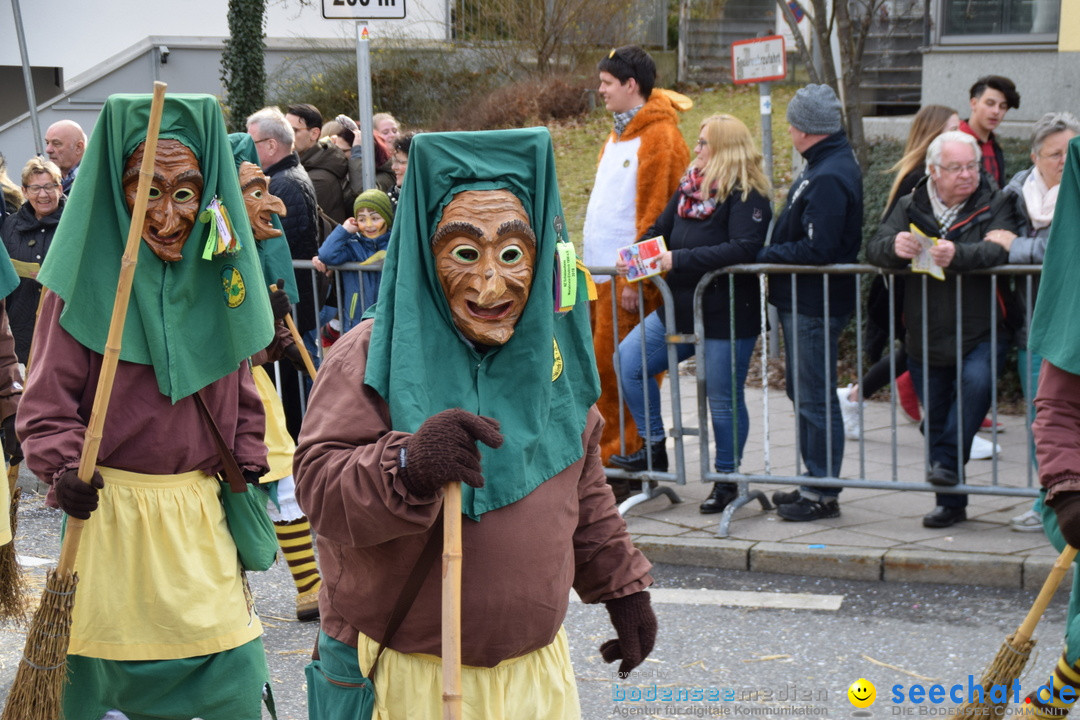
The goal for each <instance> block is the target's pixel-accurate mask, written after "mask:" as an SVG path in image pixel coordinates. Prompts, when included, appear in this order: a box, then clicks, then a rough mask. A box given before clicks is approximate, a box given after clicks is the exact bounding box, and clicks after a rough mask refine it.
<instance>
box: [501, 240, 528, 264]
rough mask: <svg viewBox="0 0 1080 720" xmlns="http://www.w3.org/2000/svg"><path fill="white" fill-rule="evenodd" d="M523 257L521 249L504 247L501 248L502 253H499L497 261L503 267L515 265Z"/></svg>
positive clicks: (514, 246) (515, 246)
mask: <svg viewBox="0 0 1080 720" xmlns="http://www.w3.org/2000/svg"><path fill="white" fill-rule="evenodd" d="M524 257H525V253H524V251H522V249H521V248H520V247H519V246H517V245H511V246H509V247H505V248H503V250H502V252H500V253H499V260H500V261H501V262H502V263H503V264H504V265H516V264H517V263H519V262H521V260H522V258H524Z"/></svg>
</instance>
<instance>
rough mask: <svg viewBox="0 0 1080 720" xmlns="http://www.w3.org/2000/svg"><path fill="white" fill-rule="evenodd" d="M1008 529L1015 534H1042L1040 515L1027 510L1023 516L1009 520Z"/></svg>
mask: <svg viewBox="0 0 1080 720" xmlns="http://www.w3.org/2000/svg"><path fill="white" fill-rule="evenodd" d="M1009 529H1010V530H1015V531H1016V532H1042V531H1043V524H1042V515H1040V514H1039V513H1037V512H1035V511H1034V510H1028V511H1027V512H1026V513H1024V514H1023V515H1017V516H1016V517H1014V518H1013V519H1012V520H1010V521H1009Z"/></svg>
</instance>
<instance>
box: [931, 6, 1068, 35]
mask: <svg viewBox="0 0 1080 720" xmlns="http://www.w3.org/2000/svg"><path fill="white" fill-rule="evenodd" d="M940 7H941V15H942V17H941V25H940V27H941V36H942V39H943V40H946V41H947V40H949V39H953V40H955V41H960V42H963V41H965V40H967V41H971V40H973V39H974V37H972V36H979V37H980V38H982V39H985V40H986V41H988V42H1001V41H1008V42H1018V43H1047V42H1049V43H1054V42H1057V35H1058V26H1059V23H1060V15H1061V0H941V4H940Z"/></svg>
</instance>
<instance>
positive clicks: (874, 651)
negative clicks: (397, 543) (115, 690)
mask: <svg viewBox="0 0 1080 720" xmlns="http://www.w3.org/2000/svg"><path fill="white" fill-rule="evenodd" d="M58 520H59V517H58V513H57V512H56V511H52V510H48V509H46V508H44V507H43V506H42V504H41V499H40V497H38V496H31V497H30V498H29V499H28V500H27V502H26V503H25V504H24V507H23V510H22V513H21V525H20V537H19V538H18V540H17V543H18V548H19V552H20V554H22V555H25V556H28V557H39V558H52V557H54V556H55V553H56V551H57V531H56V529H57V527H58ZM27 572H28V574H29V576H30V579H31V581H32V582H33V583H34V584H35V586H36V587H37V588H40V586H41V583H42V582H43V577H44V570H43V567H37V568H29V569H28V571H27ZM655 576H656V580H657V587H658V588H659V589H660V590H662V591H663V592H657V593H656V601H658V602H656V604H655V606H656V610H657V615H658V617H659V621H660V628H661V630H660V638H659V642H658V645H657V648H656V650H655V652H654V653H653V655H652V657H651V658H650V659H649V661H648V662H646V663H645V665H644V666H642V668H641V669H640V671H638V672H635V674H634V676H633V677H631V678H630V679H629V680H626V681H623V680H619V679H618V678H615V677H613V675H612V670H613V668H612V667H611V666H609V665H607V664H605V663H604V662H603V661H602V660H601V659H600V657H599V655H598V653H597V650H596V648H597V646H598V645H599V644H600V643H601V642H603V640H605V639H607V638H609V637H612V631H611V628H610V626H609V624H608V621H607V615H606V613H605V612H604V610H603V609H602V608H598V607H594V606H583V605H581V604H580V603H576V602H575V603H572V604H571V608H570V613H569V616H568V617H567V621H566V627H567V631H568V634H569V637H570V646H571V653H572V656H573V661H574V667H575V670H576V673H577V678H578V688H579V693H580V696H581V705H582V714H583V717H584V718H586V720H598V719H600V718H611V717H643V716H660V717H723V716H731V717H738V716H743V715H745V716H748V715H749V714H751V713H759V714H762V713H769V714H767V715H766V717H774V716H777V715H778V714H779V713H783V714H784V715H783V716H785V717H787V716H790V715H792V714H797V716H803V717H826V716H828V717H850V716H851V714H852V712H853V711H854V708H853V706H852V705H851V703H850V702H849V701H848V699H847V694H846V693H847V688H848V686H849V685H850V684H851V683H852V682H854V681H855V680H857V679H859V678H866V679H867V680H869V681H870V682H872V683H873V684H874V685H875V686H876V688H877V694H878V699H877V701H876V703H875V704H874V705H872V706H871V707H870V711H871V712H872V714H873V716H874V717H879V718H885V717H898V716H900V715H901V714H903V713H905V712H906V709H910V710H911V712H912V713H913V714H914V715H919V714H920V712H923V713H924V714H926V715H931V716H932V715H936V714H944V713H946V711H947V709H948V708H950V707H952V705H951V703H950V704H942V705H933V704H930V703H925V702H924V703H922V704H914V703H912V702H910V701H909V700H907V698H908V695H909V693H910V690H911V688H912V686H913V685H916V684H921V685H923V686H925V687H927V688H929V687H930V686H931V685H933V684H934V683H940V684H942V685H943V686H944V687H945V689H946V690H945V691H946V692H947V691H948V689H949V688H950V687H951V686H952V685H954V684H958V683H959V684H962V685H965V686H966V683H967V680H968V675H969V674H971V673H975V674H976V675H978V674H979V672H980V671H981V670H982V669H983V668H984V667H985V666H986V665H987V664H988V663H989V662H990V660H991V659H992V657H993V655H994V653H995V652H996V651H997V649H998V647H999V646H1000V645H1001V643H1002V641H1003V639H1004V637H1005V636H1006V634H1007V633H1009V632H1011V631H1012V630H1013V629H1015V627H1016V626H1017V625H1018V624H1019V622H1020V620H1021V619H1022V617H1023V615H1024V613H1025V612H1026V609H1027V606H1028V605H1029V604H1030V602H1031V601H1032V599H1033V597H1034V594H1033V593H1032V592H1030V591H1023V590H1018V589H995V588H983V587H971V586H957V585H950V586H945V585H933V584H900V583H888V582H858V581H839V580H831V579H824V578H802V577H798V576H791V575H766V574H760V573H748V572H738V571H720V570H713V569H706V568H693V567H675V566H665V565H661V566H658V567H657V569H656V572H655ZM252 586H253V588H254V592H255V595H256V597H257V600H258V603H259V608H260V611H261V613H262V615H263V620H264V624H265V626H266V635H265V642H266V649H267V653H268V656H269V662H270V667H271V672H272V676H273V680H274V693H275V695H276V697H277V702H278V709H279V717H281V718H282V719H283V720H305V718H306V717H307V712H306V706H305V701H304V693H305V690H304V680H303V677H304V676H303V668H304V665H305V664H306V662H307V656H308V654H309V652H310V648H311V645H312V643H313V640H314V637H315V633H316V628H315V626H314V625H311V624H301V623H297V622H296V621H295V620H294V619H293V605H292V603H293V590H292V584H291V581H290V580H289V578H288V574H287V571H286V570H285V569H284V567H282V566H281V565H280V564H279V565H278V566H275V567H274V568H273V569H272V570H271V571H269V572H266V573H258V574H254V575H253V576H252ZM709 591H714V592H709ZM715 591H725V592H727V593H730V592H733V591H738V592H742V593H765V595H764V596H760V597H759V596H755V595H724V594H720V593H717V592H715ZM37 595H38V593H37V592H35V594H34V597H35V598H36V597H37ZM1066 596H1067V592H1065V591H1064V590H1063V592H1062V593H1061V594H1060V596H1059V597H1058V598H1057V599H1056V601H1055V603H1054V604H1053V605H1052V607H1051V609H1050V611H1049V612H1048V613H1047V616H1046V618H1044V621H1043V623H1042V625H1040V627H1039V630H1038V632H1037V633H1036V635H1037V637H1039V638H1041V639H1042V642H1041V643H1040V645H1039V646H1038V648H1037V651H1036V657H1034V658H1033V660H1032V661H1031V662H1029V670H1031V672H1030V673H1029V675H1028V676H1027V677H1025V679H1024V680H1023V682H1022V687H1023V689H1024V691H1025V692H1027V691H1030V690H1033V689H1034V688H1035V687H1036V686H1037V685H1038V684H1040V683H1042V682H1043V681H1044V680H1045V677H1044V676H1045V675H1046V674H1048V673H1049V671H1050V668H1051V666H1052V664H1053V662H1054V661H1055V659H1056V657H1057V655H1058V653H1059V652H1060V648H1061V642H1060V638H1061V636H1062V632H1063V622H1064V607H1065V599H1066ZM661 600H662V601H663V602H659V601H661ZM716 602H721V603H732V602H739V603H749V605H744V606H730V605H727V604H713V603H716ZM778 602H779V603H781V604H784V605H790V606H793V607H788V608H776V607H771V606H773V605H775V604H777V603H778ZM807 607H814V608H818V609H804V608H807ZM821 608H825V609H821ZM829 608H836V609H829ZM23 639H24V635H23V634H22V632H21V631H20V629H18V628H16V627H13V626H3V625H0V696H3V697H6V695H7V692H8V688H9V686H10V683H11V680H12V678H13V677H14V674H15V667H16V664H17V662H18V658H19V656H20V655H21V650H22V645H23ZM896 685H899V686H900V688H899V692H900V693H902V696H903V697H904V699H905V701H904V702H903V703H899V704H895V703H893V702H891V698H892V696H893V695H894V690H893V687H894V686H896ZM652 692H656V693H657V695H658V697H661V698H662V697H663V694H664V693H665V692H667V693H670V694H671V696H672V697H673V698H674V697H678V695H677V694H678V693H686V694H688V696H689V697H693V696H692V695H689V694H690V693H693V692H700V693H702V696H703V697H707V696H708V695H707V693H709V692H713V693H716V694H717V695H718V696H719V697H723V696H724V695H725V694H728V695H730V696H732V697H733V698H734V699H733V700H731V701H727V702H724V701H714V702H710V701H708V700H705V699H702V700H693V699H690V700H674V699H673V700H670V701H663V700H660V699H658V700H655V701H653V700H646V701H641V702H630V701H629V698H631V697H636V695H635V693H643V694H644V697H646V698H649V697H651V695H650V693H652ZM620 697H624V698H626V699H620ZM799 708H802V710H799ZM515 720H517V719H515Z"/></svg>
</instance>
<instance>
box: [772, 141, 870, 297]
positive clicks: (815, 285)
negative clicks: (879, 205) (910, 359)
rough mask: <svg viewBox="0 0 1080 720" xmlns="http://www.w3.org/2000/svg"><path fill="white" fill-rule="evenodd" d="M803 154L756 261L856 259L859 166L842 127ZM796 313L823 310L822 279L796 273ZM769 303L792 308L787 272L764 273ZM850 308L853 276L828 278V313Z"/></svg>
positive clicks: (860, 210) (860, 206)
mask: <svg viewBox="0 0 1080 720" xmlns="http://www.w3.org/2000/svg"><path fill="white" fill-rule="evenodd" d="M803 157H805V158H806V166H805V167H804V168H803V171H802V172H801V173H800V174H799V177H797V178H795V181H794V182H792V183H791V190H789V191H788V197H787V205H786V206H785V207H784V210H783V212H781V213H780V217H779V218H778V219H777V221H776V227H774V228H773V233H772V239H771V240H770V242H769V246H768V247H766V248H764V249H762V250H761V252H759V253H758V257H757V259H758V262H763V263H785V264H788V265H832V264H837V263H854V262H857V261H858V257H859V247H860V246H861V245H862V219H863V201H862V171H861V170H860V169H859V163H858V162H856V160H855V152H854V151H853V150H852V149H851V144H850V143H849V142H848V140H847V137H846V136H845V135H844V133H843V131H841V132H838V133H834V134H832V135H829V136H828V137H827V138H825V139H824V140H821V141H820V142H818V143H817V144H816V145H814V146H813V147H811V148H809V149H808V150H807V151H806V152H805V153H803ZM796 278H797V280H796V282H797V295H798V310H797V312H798V313H799V314H800V315H811V316H814V317H822V316H823V315H824V314H825V302H824V299H825V294H824V289H823V288H824V279H823V277H822V276H821V275H797V276H796ZM769 302H770V303H772V304H773V305H775V306H776V307H777V308H778V309H779V310H783V311H785V312H790V311H791V310H792V309H793V303H792V297H791V275H790V274H773V275H770V276H769ZM854 309H855V277H854V276H852V275H831V276H830V277H829V315H830V316H832V317H839V316H843V315H847V314H849V313H850V312H852V310H854Z"/></svg>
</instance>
